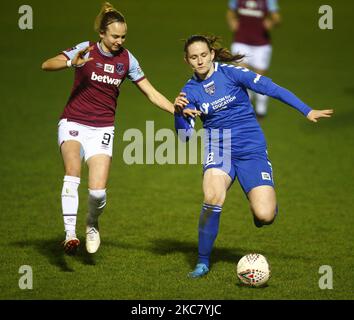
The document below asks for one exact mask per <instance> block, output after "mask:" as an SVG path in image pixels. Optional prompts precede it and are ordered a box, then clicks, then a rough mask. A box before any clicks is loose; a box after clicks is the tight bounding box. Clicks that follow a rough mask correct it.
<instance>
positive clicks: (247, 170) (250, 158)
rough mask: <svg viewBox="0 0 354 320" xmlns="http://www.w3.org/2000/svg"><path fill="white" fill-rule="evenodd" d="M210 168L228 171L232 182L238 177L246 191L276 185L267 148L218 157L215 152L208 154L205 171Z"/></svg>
mask: <svg viewBox="0 0 354 320" xmlns="http://www.w3.org/2000/svg"><path fill="white" fill-rule="evenodd" d="M210 168H219V169H221V170H223V171H224V172H225V173H227V174H228V175H229V176H230V177H231V179H232V183H233V182H234V180H235V178H236V177H237V179H238V181H239V183H240V185H241V187H242V189H243V191H244V193H245V194H246V195H247V194H248V192H250V191H251V189H253V188H255V187H258V186H264V185H266V186H272V187H274V180H273V171H272V164H271V162H270V160H269V159H268V153H267V151H266V150H263V151H256V152H251V153H248V154H245V155H241V156H234V155H231V156H227V155H224V156H223V157H216V156H215V154H214V153H213V152H211V153H209V154H207V155H206V158H205V160H204V165H203V173H204V172H205V171H206V170H208V169H210Z"/></svg>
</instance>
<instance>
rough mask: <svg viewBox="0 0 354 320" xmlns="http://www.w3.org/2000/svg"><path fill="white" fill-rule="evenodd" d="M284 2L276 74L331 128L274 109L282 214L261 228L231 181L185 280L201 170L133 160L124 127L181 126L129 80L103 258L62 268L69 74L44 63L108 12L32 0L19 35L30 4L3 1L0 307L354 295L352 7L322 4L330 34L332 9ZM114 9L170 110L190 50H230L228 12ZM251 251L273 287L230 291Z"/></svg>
mask: <svg viewBox="0 0 354 320" xmlns="http://www.w3.org/2000/svg"><path fill="white" fill-rule="evenodd" d="M279 2H280V6H281V13H282V16H283V23H282V25H281V27H280V28H278V29H277V30H275V31H274V33H273V40H274V51H273V52H274V54H273V59H272V65H271V68H270V72H269V76H270V77H271V78H272V79H273V80H274V81H275V82H276V83H278V84H280V85H282V86H284V87H286V88H288V89H290V90H292V91H293V92H295V93H296V94H297V95H298V96H299V97H300V98H302V99H303V100H304V101H305V102H306V103H308V104H309V105H310V106H312V107H314V108H318V109H322V108H334V109H335V115H334V116H333V118H332V119H324V120H322V121H320V122H319V123H317V124H313V123H310V122H309V121H307V120H306V119H305V118H304V117H302V115H301V114H299V113H297V112H296V111H294V110H293V109H292V108H290V107H288V106H286V105H284V104H282V103H280V102H278V101H275V100H271V101H270V110H269V117H268V118H267V119H266V120H265V121H264V122H263V123H262V127H263V129H264V132H265V135H266V138H267V142H268V151H269V155H270V158H271V160H272V164H273V168H274V174H275V182H276V190H277V197H278V203H279V209H280V211H279V216H278V218H277V219H276V221H275V223H274V224H273V225H272V226H268V227H265V228H262V229H257V228H255V227H254V225H253V221H252V217H251V214H250V212H249V209H248V204H247V201H246V198H245V196H244V195H243V193H242V192H241V189H240V187H239V185H238V184H237V183H235V184H234V186H233V188H232V189H231V190H230V191H229V193H228V196H227V199H226V203H225V205H224V208H223V213H222V219H221V225H220V233H219V236H218V239H217V241H216V244H215V249H214V251H213V255H212V261H213V264H212V269H211V272H210V273H209V274H208V276H207V277H206V278H203V279H198V280H195V281H193V280H190V279H188V278H187V273H188V272H189V271H190V270H191V269H192V268H193V266H194V265H195V263H196V258H197V225H198V217H199V211H200V207H201V203H202V200H203V195H202V190H201V165H200V164H199V165H158V164H154V165H127V164H125V163H124V161H123V157H122V155H123V152H124V148H125V147H126V146H127V145H128V142H126V141H123V134H124V132H125V131H126V130H128V129H129V128H138V129H140V130H142V131H143V132H144V131H145V122H146V121H147V120H154V121H155V122H154V124H155V130H158V129H161V128H173V119H172V117H170V116H169V115H168V114H167V113H163V112H160V111H159V110H158V109H157V108H155V107H154V106H152V105H151V104H150V103H149V102H148V101H147V99H146V98H145V97H143V95H142V94H140V92H139V91H138V90H137V89H136V88H134V85H132V84H131V83H129V81H126V82H125V83H124V84H123V87H122V90H121V96H120V98H119V107H118V111H117V118H116V137H115V141H114V158H113V163H112V168H111V174H110V179H109V185H108V203H107V207H106V210H105V212H104V214H103V216H102V218H101V220H100V227H101V234H102V245H101V248H100V250H99V252H98V253H97V254H95V255H94V256H90V255H88V254H87V253H85V250H84V248H83V247H84V246H83V247H82V248H81V250H80V252H79V253H78V255H77V256H75V257H69V256H65V255H64V253H63V252H62V249H61V247H60V246H59V244H60V242H61V241H62V239H63V236H64V232H63V222H62V216H61V204H60V192H61V187H62V178H63V168H62V163H61V158H60V154H59V151H58V147H57V122H58V117H59V115H60V113H61V112H62V110H63V107H64V105H65V103H66V100H67V98H68V95H69V92H70V89H71V86H72V80H73V74H72V71H71V70H65V71H61V72H54V73H45V72H43V71H41V68H40V66H41V63H42V62H43V61H44V60H45V59H47V58H49V57H51V56H54V55H55V54H57V53H58V52H59V51H60V50H62V49H65V48H68V47H70V46H72V45H74V44H76V43H78V42H81V41H84V40H96V39H97V36H96V34H95V33H94V31H93V20H94V17H95V16H96V14H97V13H98V10H99V8H100V4H101V2H100V1H82V0H80V1H75V4H74V3H73V2H72V1H68V0H62V1H59V2H44V1H39V0H36V1H28V2H26V4H29V5H31V6H32V9H33V30H20V29H19V27H18V19H19V17H20V14H19V13H18V8H19V7H20V5H22V4H23V3H22V1H18V0H15V1H11V2H9V1H8V2H4V3H2V4H1V9H2V11H1V21H2V28H1V31H0V32H1V35H2V46H1V51H0V57H1V59H0V61H1V62H0V63H1V71H2V72H1V100H2V103H1V117H0V131H1V142H0V150H1V162H2V164H1V166H0V177H1V178H0V179H1V197H0V212H1V215H0V217H1V218H0V219H1V220H0V234H1V240H0V252H1V253H0V257H1V258H0V287H1V290H0V299H230V300H238V299H266V300H268V299H269V300H270V299H296V300H297V299H316V300H317V299H333V300H337V299H350V300H352V299H353V298H354V258H353V249H354V248H353V227H354V212H353V210H354V197H353V189H354V170H353V164H354V155H353V150H354V109H353V98H354V77H353V72H352V71H353V67H352V64H353V63H352V59H353V56H354V45H353V41H352V39H351V38H350V37H352V34H353V24H352V17H351V15H352V12H353V9H354V4H353V2H352V1H334V0H328V1H326V4H328V5H331V6H332V8H333V26H334V29H333V30H321V29H320V28H319V27H318V20H319V18H320V14H319V13H318V9H319V7H320V6H321V5H322V4H324V3H323V2H324V1H321V0H311V1H308V0H301V1H300V0H298V1H293V0H281V1H279ZM112 3H113V4H114V5H116V6H117V8H118V9H120V10H121V11H122V12H123V13H124V15H125V16H126V18H127V21H128V36H127V41H126V47H127V48H128V49H130V50H131V51H132V52H133V54H134V55H135V56H136V57H137V58H138V60H139V61H140V63H141V66H142V68H143V70H144V72H145V74H146V75H147V77H148V79H149V80H150V81H151V82H152V83H153V85H154V86H155V87H156V88H157V89H158V90H159V91H161V92H162V93H163V94H165V95H166V96H167V97H168V98H169V99H170V100H173V99H174V97H175V96H176V95H177V94H178V92H179V90H180V88H181V87H182V86H183V84H184V83H185V81H186V80H187V79H188V78H189V76H190V74H191V73H190V70H189V68H188V67H187V66H186V65H185V63H184V61H183V52H182V42H181V41H180V39H183V38H186V37H188V36H189V35H191V34H194V33H213V34H216V35H219V36H221V37H222V38H223V44H224V45H225V46H229V44H230V41H231V34H230V33H229V31H228V29H227V26H226V22H225V12H226V5H227V1H226V0H224V1H211V0H198V1H187V0H179V1H162V0H161V1H159V0H151V1H139V0H129V1H128V0H120V1H118V2H117V4H116V3H115V1H112ZM198 126H199V127H200V123H199V124H198ZM158 144H159V143H156V145H158ZM86 178H87V169H86V167H84V170H83V173H82V183H81V185H80V208H79V215H78V226H77V230H78V235H79V237H80V239H81V240H82V244H84V220H85V215H86V209H87V203H86V202H87V179H86ZM249 252H260V253H262V254H264V255H265V256H266V257H267V258H268V259H269V261H270V264H271V266H272V278H271V279H270V281H269V286H268V287H266V288H264V289H250V288H245V287H241V286H239V285H238V282H237V281H236V274H235V266H236V263H237V261H238V259H239V258H240V257H241V256H243V255H244V254H246V253H249ZM22 265H29V266H31V267H32V270H33V289H32V290H21V289H20V288H19V279H20V277H21V274H20V273H19V268H20V267H21V266H22ZM322 265H329V266H331V267H332V270H333V289H326V290H322V289H320V288H319V280H320V277H321V276H322V274H320V273H319V268H320V266H322ZM92 288H94V290H92Z"/></svg>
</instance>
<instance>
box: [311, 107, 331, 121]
mask: <svg viewBox="0 0 354 320" xmlns="http://www.w3.org/2000/svg"><path fill="white" fill-rule="evenodd" d="M333 113H334V110H333V109H326V110H311V111H310V112H309V113H308V115H307V119H309V120H310V121H312V122H317V120H318V119H319V118H330V117H331V116H332V114H333Z"/></svg>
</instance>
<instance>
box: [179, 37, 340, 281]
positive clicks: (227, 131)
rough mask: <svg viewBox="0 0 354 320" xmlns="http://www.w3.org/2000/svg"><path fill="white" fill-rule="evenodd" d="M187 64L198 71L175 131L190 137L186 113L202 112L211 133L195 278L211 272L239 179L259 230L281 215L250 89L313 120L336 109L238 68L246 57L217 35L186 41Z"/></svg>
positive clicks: (185, 91) (188, 85)
mask: <svg viewBox="0 0 354 320" xmlns="http://www.w3.org/2000/svg"><path fill="white" fill-rule="evenodd" d="M184 51H185V60H186V62H187V63H188V64H189V65H190V66H191V68H192V70H193V71H194V74H193V77H192V78H191V79H190V80H189V81H188V82H187V83H186V85H185V86H184V88H183V89H182V92H181V93H180V94H179V96H178V97H177V98H176V99H175V109H176V110H177V111H178V112H176V113H175V128H176V129H177V130H179V134H181V133H183V134H184V135H185V137H184V138H186V139H188V138H189V137H190V135H191V134H192V132H193V130H192V129H193V125H194V120H193V118H191V117H185V116H184V115H183V112H185V110H186V109H194V110H197V111H200V113H201V115H200V118H201V120H202V122H203V127H204V129H205V159H204V165H203V172H204V175H203V192H204V203H203V206H202V210H201V214H200V218H199V243H198V263H197V265H196V268H195V270H194V271H193V272H190V273H189V276H190V277H192V278H198V277H201V276H203V275H205V274H207V273H208V272H209V263H210V254H211V251H212V247H213V244H214V241H215V239H216V237H217V234H218V228H219V219H220V214H221V211H222V206H223V204H224V201H225V198H226V192H227V190H228V188H229V187H230V186H231V185H232V183H233V181H234V180H235V178H236V177H237V179H238V181H239V183H240V185H241V187H242V189H243V191H244V192H245V194H246V195H247V198H248V200H249V203H250V208H251V211H252V213H253V217H254V222H255V225H256V226H257V227H261V226H263V225H267V224H271V223H272V222H273V221H274V219H275V217H276V214H277V201H276V196H275V191H274V184H273V172H272V165H271V162H270V160H269V158H268V154H267V146H266V141H265V138H264V134H263V132H262V129H261V128H260V126H259V124H258V122H257V120H256V115H255V112H254V109H253V108H252V105H251V103H250V99H249V97H248V94H247V89H251V90H253V91H255V92H257V93H260V94H264V95H268V96H270V97H273V98H276V99H278V100H280V101H282V102H284V103H286V104H288V105H290V106H292V107H293V108H295V109H297V110H298V111H299V112H301V113H302V114H303V115H304V116H305V117H307V118H308V119H309V120H310V121H313V122H317V120H318V119H319V118H322V117H330V116H331V115H332V113H333V110H313V109H311V108H310V107H309V106H307V105H306V104H305V103H304V102H302V101H301V100H300V99H299V98H297V97H296V96H295V95H294V94H293V93H291V92H290V91H289V90H287V89H285V88H282V87H280V86H278V85H277V84H275V83H273V82H272V80H271V79H269V78H267V77H265V76H261V75H259V74H257V73H254V72H253V71H250V70H248V69H246V68H243V67H237V66H236V65H235V64H225V63H222V62H231V63H232V62H238V61H239V60H240V59H242V56H239V55H232V54H231V53H230V52H229V51H228V50H227V49H225V48H222V47H220V46H219V45H218V42H217V38H216V37H205V36H201V35H193V36H191V37H190V38H188V39H187V40H186V42H185V47H184Z"/></svg>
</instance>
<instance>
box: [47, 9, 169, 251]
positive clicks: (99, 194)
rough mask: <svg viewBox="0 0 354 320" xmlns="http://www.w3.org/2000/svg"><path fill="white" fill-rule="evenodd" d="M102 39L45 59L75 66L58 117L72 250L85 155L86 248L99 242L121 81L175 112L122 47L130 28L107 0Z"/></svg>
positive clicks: (54, 65) (50, 67)
mask: <svg viewBox="0 0 354 320" xmlns="http://www.w3.org/2000/svg"><path fill="white" fill-rule="evenodd" d="M95 30H96V31H97V32H98V34H99V38H100V39H99V41H98V42H91V41H84V42H81V43H79V44H77V45H76V46H74V47H72V48H69V49H66V50H64V51H62V52H61V53H60V54H59V55H57V56H55V57H54V58H51V59H48V60H47V61H45V62H44V63H43V64H42V69H43V70H46V71H57V70H62V69H68V68H73V69H74V71H75V80H74V85H73V88H72V91H71V95H70V97H69V100H68V102H67V104H66V106H65V109H64V112H63V113H62V115H61V117H60V122H59V129H58V143H59V146H60V151H61V155H62V158H63V162H64V169H65V176H64V183H63V188H62V194H61V199H62V211H63V219H64V228H65V232H66V237H65V240H64V241H63V246H64V250H65V252H66V253H68V254H72V253H75V251H76V249H77V248H78V246H79V244H80V241H79V239H78V238H77V236H76V217H77V212H78V205H79V197H78V187H79V184H80V172H81V159H82V157H84V158H85V161H86V163H87V165H88V169H89V174H88V187H89V190H88V191H89V196H88V214H87V219H86V249H87V251H88V252H89V253H95V252H96V251H97V250H98V248H99V246H100V234H99V227H98V217H99V216H100V215H101V214H102V211H103V209H104V207H105V205H106V184H107V180H108V174H109V169H110V165H111V158H112V147H113V137H114V118H115V111H116V100H117V97H118V96H119V91H120V85H121V83H122V82H123V81H124V80H125V78H128V79H129V80H131V81H132V82H133V83H135V84H136V86H137V87H138V88H139V89H140V90H141V91H142V92H143V94H144V95H146V97H147V98H148V99H149V100H150V101H151V102H152V103H153V104H155V105H156V106H158V107H159V108H161V109H162V110H165V111H167V112H169V113H171V114H173V112H174V106H173V104H172V103H171V102H170V101H168V100H167V99H166V98H165V97H164V96H163V95H162V94H161V93H159V92H158V91H157V90H156V89H155V88H154V87H153V86H152V85H151V84H150V82H149V81H148V80H147V78H146V77H145V75H144V72H143V71H142V69H141V68H140V66H139V63H138V61H137V59H136V58H135V57H134V56H133V54H132V53H131V52H130V51H129V50H127V49H126V48H124V47H123V43H124V41H125V39H126V34H127V23H126V21H125V18H124V16H123V15H122V14H121V13H120V12H119V11H117V10H116V9H115V8H114V7H113V6H112V5H111V4H110V3H108V2H106V3H104V5H103V6H102V9H101V11H100V13H99V14H98V16H97V17H96V20H95Z"/></svg>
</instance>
